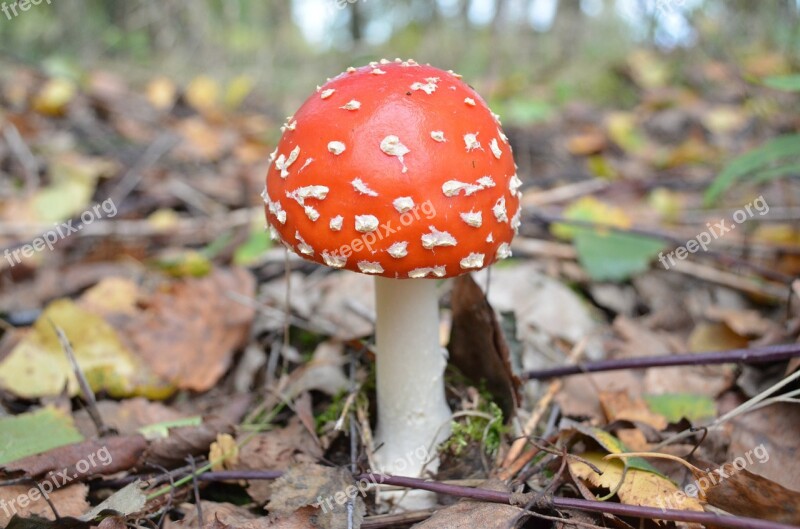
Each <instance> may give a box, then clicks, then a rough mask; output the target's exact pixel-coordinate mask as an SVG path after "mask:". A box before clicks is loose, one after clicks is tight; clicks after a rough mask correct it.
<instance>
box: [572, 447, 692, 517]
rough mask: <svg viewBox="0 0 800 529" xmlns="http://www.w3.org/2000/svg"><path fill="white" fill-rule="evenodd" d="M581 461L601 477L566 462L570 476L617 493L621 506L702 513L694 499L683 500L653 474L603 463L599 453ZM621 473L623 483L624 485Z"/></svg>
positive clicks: (675, 489) (581, 465)
mask: <svg viewBox="0 0 800 529" xmlns="http://www.w3.org/2000/svg"><path fill="white" fill-rule="evenodd" d="M581 457H582V458H583V459H585V460H586V461H588V462H590V463H591V464H593V465H595V466H596V467H597V468H598V469H599V470H600V471H601V472H602V474H598V473H596V472H595V471H594V470H593V469H592V468H591V467H590V466H589V465H587V464H585V463H582V462H580V461H577V460H575V459H572V458H570V459H568V464H569V469H570V472H571V473H572V475H573V476H575V477H577V478H580V479H582V480H584V481H586V482H588V483H589V484H590V485H593V486H594V487H595V488H603V489H607V490H608V491H616V494H617V496H618V497H619V500H620V502H622V503H625V504H627V505H640V506H644V507H658V508H662V509H663V508H674V509H683V510H688V511H703V507H702V505H701V504H700V502H699V501H698V500H697V499H696V498H692V497H690V496H686V494H684V493H683V491H681V490H680V489H678V487H677V486H676V485H675V484H674V483H672V482H671V481H670V480H668V479H667V478H665V477H663V476H659V475H658V474H654V473H652V472H646V471H642V470H638V469H635V468H628V470H627V472H625V465H624V463H622V462H621V461H619V460H617V459H613V460H606V459H603V454H601V453H599V452H586V453H584V454H581ZM623 473H624V481H623Z"/></svg>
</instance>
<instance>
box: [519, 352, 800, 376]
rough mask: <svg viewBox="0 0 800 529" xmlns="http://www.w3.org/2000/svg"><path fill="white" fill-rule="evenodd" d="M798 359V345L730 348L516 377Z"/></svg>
mask: <svg viewBox="0 0 800 529" xmlns="http://www.w3.org/2000/svg"><path fill="white" fill-rule="evenodd" d="M795 356H800V344H781V345H766V346H764V347H754V348H751V349H730V350H725V351H713V352H709V353H697V354H680V355H664V356H645V357H637V358H613V359H610V360H599V361H597V362H585V363H583V364H577V365H566V366H559V367H551V368H548V369H539V370H534V371H526V372H524V373H521V374H520V375H519V378H520V379H522V380H541V379H545V378H554V377H566V376H570V375H579V374H582V373H597V372H601V371H617V370H620V369H648V368H651V367H674V366H693V365H710V364H734V363H741V364H748V365H750V364H763V363H768V362H779V361H781V360H787V359H789V358H792V357H795Z"/></svg>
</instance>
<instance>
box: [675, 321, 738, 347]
mask: <svg viewBox="0 0 800 529" xmlns="http://www.w3.org/2000/svg"><path fill="white" fill-rule="evenodd" d="M747 343H748V341H747V339H746V338H743V337H742V336H740V335H738V334H736V333H734V332H733V331H732V330H731V329H730V327H728V326H727V325H724V324H722V323H699V324H698V325H696V326H695V328H694V329H692V334H691V335H689V340H688V344H689V350H690V351H691V352H693V353H703V352H706V351H724V350H727V349H740V348H744V347H747Z"/></svg>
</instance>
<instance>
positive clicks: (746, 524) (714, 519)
mask: <svg viewBox="0 0 800 529" xmlns="http://www.w3.org/2000/svg"><path fill="white" fill-rule="evenodd" d="M282 474H283V473H282V472H279V471H255V470H250V471H241V470H239V471H221V472H207V473H205V474H201V475H199V476H198V479H199V480H201V481H221V480H231V479H233V480H237V479H250V480H256V479H276V478H278V477H279V476H280V475H282ZM355 479H357V480H361V479H365V480H373V479H374V480H377V481H378V482H380V483H382V484H384V485H393V486H398V487H409V488H414V489H421V490H428V491H431V492H436V493H438V494H446V495H448V496H455V497H460V498H468V499H472V500H478V501H486V502H490V503H500V504H504V505H519V504H523V505H524V504H526V503H528V502H529V501H531V499H533V498H534V497H535V495H534V494H512V493H509V492H504V491H497V490H488V489H477V488H471V487H464V486H461V485H451V484H447V483H442V482H437V481H427V480H424V479H420V478H409V477H403V476H387V475H384V474H366V473H365V474H360V475H358V476H355ZM536 507H537V508H552V509H577V510H582V511H590V512H598V513H605V514H614V515H617V516H630V517H635V518H648V519H653V520H672V521H678V522H694V523H701V524H706V525H710V526H716V527H727V528H731V529H797V528H796V527H795V526H792V525H786V524H782V523H778V522H772V521H768V520H758V519H755V518H746V517H742V516H727V515H726V516H721V515H717V514H714V513H710V512H698V511H682V510H676V509H661V508H657V507H642V506H639V505H625V504H621V503H611V502H604V501H592V500H583V499H578V498H561V497H541V498H540V499H539V500H538V501H537V502H536Z"/></svg>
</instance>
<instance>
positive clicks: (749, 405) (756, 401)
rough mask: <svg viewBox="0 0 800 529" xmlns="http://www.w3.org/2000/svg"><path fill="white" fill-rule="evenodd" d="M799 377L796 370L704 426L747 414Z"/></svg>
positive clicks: (690, 432)
mask: <svg viewBox="0 0 800 529" xmlns="http://www.w3.org/2000/svg"><path fill="white" fill-rule="evenodd" d="M797 347H800V344H798V345H797ZM797 379H800V371H795V372H794V373H792V374H791V375H789V376H787V377H786V378H783V379H781V380H779V381H778V382H776V383H775V384H773V385H772V386H770V387H768V388H767V389H765V390H764V391H762V392H761V393H759V394H758V395H756V396H755V397H753V398H751V399H749V400H747V401H745V402H743V403H741V404H740V405H738V406H736V407H735V408H734V409H732V410H731V411H729V412H728V413H726V414H725V415H722V416H721V417H717V418H716V419H715V420H714V421H713V422H712V423H711V424H709V425H707V426H705V427H704V428H705V429H707V430H713V429H715V428H718V427H720V426H721V425H722V424H723V423H725V422H727V421H729V420H731V419H733V418H735V417H738V416H739V415H743V414H745V413H747V412H750V411H753V410H754V409H757V408H759V407H761V404H763V403H764V402H766V401H767V400H768V399H767V397H769V396H770V395H772V394H773V393H775V392H776V391H778V390H779V389H781V388H783V387H784V386H787V385H788V384H790V383H792V382H794V381H795V380H797ZM789 394H790V395H793V394H794V392H790V393H789ZM696 431H697V429H696V428H689V429H686V430H684V431H682V432H680V433H677V434H675V435H673V436H672V437H670V438H668V439H665V440H664V441H662V442H660V443H659V444H657V445H656V446H654V447H653V450H658V449H659V448H663V447H665V446H667V445H668V444H671V443H674V442H675V441H679V440H681V439H685V438H687V437H691V436H692V435H694V434H695V433H696Z"/></svg>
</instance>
